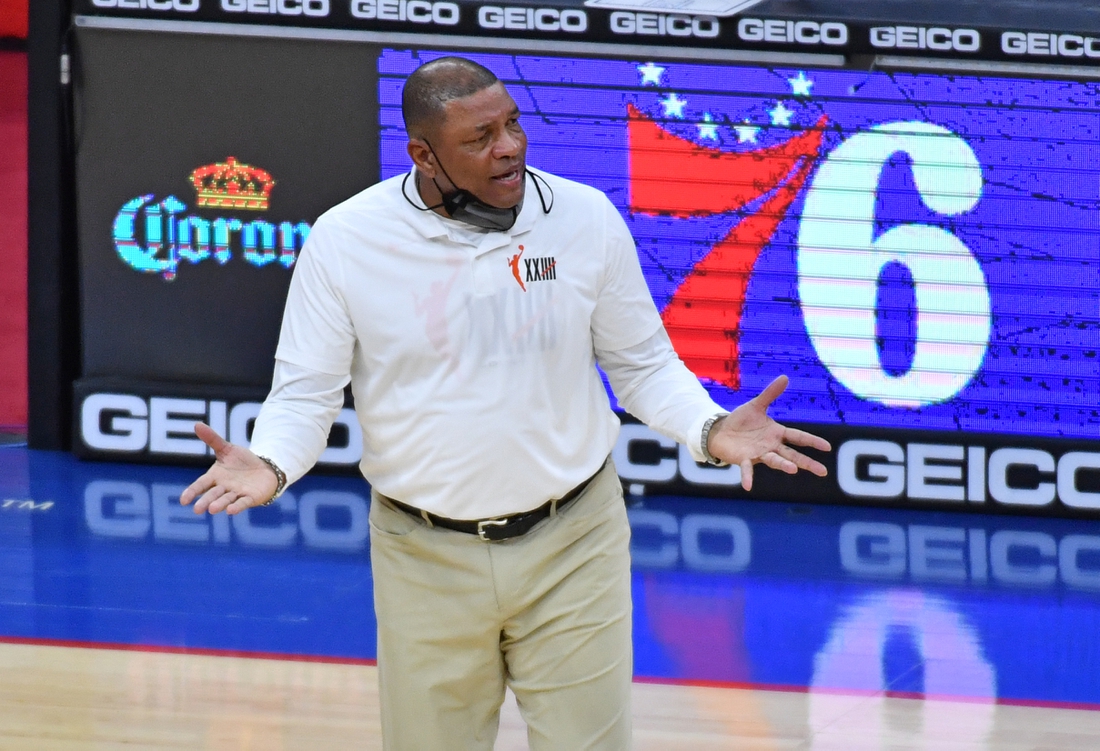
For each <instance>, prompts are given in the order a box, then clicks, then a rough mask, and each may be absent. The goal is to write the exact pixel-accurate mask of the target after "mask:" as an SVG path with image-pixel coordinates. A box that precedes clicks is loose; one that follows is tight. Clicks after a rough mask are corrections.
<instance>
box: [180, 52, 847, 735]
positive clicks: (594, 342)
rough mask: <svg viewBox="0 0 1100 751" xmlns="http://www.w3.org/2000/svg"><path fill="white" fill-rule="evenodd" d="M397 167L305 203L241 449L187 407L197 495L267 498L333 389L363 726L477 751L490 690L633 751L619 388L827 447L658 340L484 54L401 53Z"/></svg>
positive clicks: (738, 427) (763, 455)
mask: <svg viewBox="0 0 1100 751" xmlns="http://www.w3.org/2000/svg"><path fill="white" fill-rule="evenodd" d="M402 111H403V115H404V119H405V127H406V130H407V132H408V136H409V142H408V153H409V156H410V157H411V158H412V162H413V165H414V166H413V168H412V169H411V171H410V172H409V173H407V174H405V175H402V176H398V177H395V178H392V179H389V180H386V181H383V182H381V183H379V184H377V185H375V186H373V187H371V188H369V189H367V190H365V191H363V192H362V193H360V194H358V195H356V196H354V197H352V198H350V199H348V200H347V201H345V202H344V203H341V204H340V205H338V206H336V207H335V208H333V209H331V210H329V211H328V212H326V213H325V214H324V215H323V216H322V217H321V218H320V219H319V220H318V221H317V224H316V226H315V227H314V229H313V231H312V232H311V234H310V236H309V240H308V242H307V243H306V245H305V247H304V248H303V250H302V253H301V256H300V257H299V259H298V262H297V264H296V267H295V271H294V276H293V279H292V281H291V285H290V291H289V295H288V297H287V302H286V310H285V313H284V317H283V323H282V331H281V334H280V339H279V346H278V350H277V352H276V362H275V374H274V383H273V385H272V390H271V393H270V395H269V396H268V398H267V400H266V402H265V403H264V406H263V409H262V411H261V413H260V415H259V417H258V418H257V420H256V427H255V431H254V435H253V438H252V442H251V447H250V449H248V448H244V447H242V446H235V445H233V444H230V443H227V442H226V441H225V440H223V439H222V438H221V437H220V436H219V435H218V434H217V433H215V432H214V431H213V430H211V429H210V428H209V427H207V426H206V425H202V424H199V425H197V426H196V428H195V431H196V433H197V434H198V436H199V437H200V438H201V439H202V440H204V441H205V442H206V443H207V444H208V445H209V446H210V447H211V448H212V449H213V450H214V453H215V455H216V463H215V464H214V466H213V467H211V468H210V470H209V471H208V472H206V474H204V475H203V476H202V477H200V478H199V479H198V480H196V481H195V482H194V483H193V484H192V485H191V486H190V487H188V488H187V490H186V492H184V493H183V496H182V497H181V499H180V500H181V503H183V504H185V505H187V504H191V503H194V510H195V512H196V513H207V512H208V513H211V514H216V513H220V512H222V511H226V512H228V513H230V514H237V513H240V512H242V511H245V510H246V509H248V508H250V507H252V506H258V505H264V504H266V503H270V502H271V501H272V500H273V499H274V498H275V497H277V496H278V495H279V494H280V493H282V492H283V490H285V489H286V487H287V485H289V484H290V483H292V482H294V481H295V480H297V479H298V478H299V477H301V476H302V475H304V474H305V473H306V472H307V471H308V470H309V468H310V467H311V466H312V465H313V464H314V462H315V461H316V460H317V458H318V457H319V456H320V454H321V452H322V451H323V450H324V448H325V445H326V440H327V436H328V432H329V428H330V427H331V425H332V423H333V420H334V419H335V416H336V415H337V413H338V412H339V410H340V409H341V407H342V406H343V390H344V387H345V386H346V385H347V384H348V383H349V382H350V383H351V387H352V391H353V394H354V397H355V406H356V412H357V415H358V419H359V423H360V425H361V427H362V431H363V460H362V463H361V465H360V466H361V469H362V472H363V475H364V476H365V477H366V479H367V480H368V481H369V482H370V484H371V486H372V503H371V510H370V523H371V538H370V547H371V566H372V570H373V578H374V604H375V610H376V613H377V618H378V668H379V681H380V695H381V713H382V734H383V739H384V743H385V746H386V748H389V749H396V750H398V751H433V750H437V749H438V750H440V751H442V750H444V749H448V750H451V749H458V750H460V751H473V750H475V749H492V747H493V743H494V739H495V737H496V734H497V725H498V718H499V711H500V706H501V702H502V700H503V697H504V690H505V686H510V687H511V688H512V690H513V691H514V692H515V695H516V699H517V700H518V704H519V708H520V712H521V714H522V716H523V718H524V720H525V721H526V723H527V726H528V738H529V742H530V746H531V748H532V749H535V750H536V751H541V750H543V749H554V750H555V751H578V750H579V749H615V750H619V749H627V748H629V747H630V685H631V674H632V651H631V597H630V557H629V541H630V528H629V526H628V524H627V516H626V509H625V505H624V503H623V498H622V486H621V484H620V482H619V479H618V477H617V474H616V472H615V467H614V466H613V464H612V462H611V460H610V458H609V454H610V452H611V449H612V447H613V446H614V444H615V440H616V436H617V432H618V426H619V420H618V418H617V417H616V416H615V414H614V412H612V410H611V409H610V405H609V402H608V397H607V393H606V391H605V389H604V386H603V383H602V381H601V378H600V375H599V373H598V371H597V369H596V365H597V364H598V365H599V366H600V367H601V368H602V369H603V371H604V372H605V373H606V374H607V377H608V379H609V382H610V383H611V385H612V388H613V389H614V391H615V394H616V396H617V397H618V399H619V402H620V403H621V404H622V406H623V407H624V408H625V409H627V410H628V411H629V412H631V413H632V414H634V415H636V416H637V417H638V418H640V419H641V420H643V421H644V422H646V423H647V424H648V425H649V426H651V427H652V428H653V429H655V430H657V431H659V432H661V433H663V434H665V435H667V436H671V437H672V438H675V439H676V440H677V441H680V442H682V443H684V444H686V445H687V446H688V448H689V449H690V451H691V453H692V455H693V456H694V457H695V458H696V460H697V461H701V462H710V463H712V464H722V463H730V464H737V465H739V466H740V468H741V476H742V484H743V486H744V488H745V489H746V490H749V489H751V487H752V477H753V465H754V464H755V463H763V464H765V465H767V466H769V467H772V468H775V469H778V470H781V471H784V472H789V473H795V472H797V471H798V470H799V469H804V470H808V471H810V472H813V473H814V474H817V475H824V474H825V468H824V466H822V465H821V464H820V463H819V462H817V461H815V460H813V459H811V458H810V457H808V456H806V455H804V454H802V453H800V452H799V451H798V450H796V449H795V448H792V446H806V447H812V448H814V449H820V450H828V449H829V444H828V443H827V442H826V441H824V440H823V439H821V438H819V437H816V436H813V435H810V434H808V433H805V432H802V431H798V430H793V429H790V428H785V427H783V426H782V425H779V424H778V423H776V422H775V421H773V420H772V419H771V418H769V417H768V415H767V407H768V405H769V404H770V403H771V402H772V401H773V400H774V399H775V398H776V397H777V396H778V395H779V394H780V393H782V391H783V389H784V388H785V387H786V382H787V381H786V378H785V377H780V378H778V379H776V380H775V381H774V382H773V383H772V384H771V385H769V386H768V387H767V388H766V389H765V390H764V391H763V392H762V393H760V394H759V395H758V396H756V398H754V399H753V400H751V401H749V402H748V403H746V404H744V405H742V406H740V407H738V408H737V409H736V410H734V411H733V412H732V413H728V414H727V413H726V411H724V410H722V409H721V408H720V407H718V406H717V405H716V404H715V403H714V402H713V401H712V400H711V399H710V398H709V396H708V395H707V393H706V391H705V390H704V389H703V388H702V387H701V386H700V384H699V382H698V380H697V379H696V378H695V377H694V376H693V375H692V374H691V372H690V371H689V370H688V369H687V368H686V367H685V366H684V364H683V363H682V362H681V361H680V359H679V358H678V357H677V355H676V353H675V351H674V350H673V348H672V345H671V343H670V341H669V338H668V335H667V334H666V333H665V331H664V328H663V327H662V324H661V319H660V316H659V315H658V312H657V310H656V307H655V306H654V304H653V300H652V297H651V296H650V293H649V290H648V288H647V286H646V283H645V280H644V277H643V276H642V271H641V268H640V266H639V263H638V257H637V252H636V250H635V247H634V242H633V240H632V238H631V236H630V234H629V232H628V231H627V228H626V225H625V223H624V222H623V220H622V218H621V217H620V215H619V214H618V212H617V210H616V209H615V208H614V207H613V206H612V204H611V202H610V201H609V200H608V199H607V198H606V197H605V196H604V195H603V194H602V193H600V192H599V191H597V190H595V189H593V188H590V187H587V186H584V185H581V184H578V183H575V182H571V181H569V180H565V179H562V178H559V177H556V176H554V175H550V174H547V173H545V172H541V171H539V170H535V169H532V168H529V167H528V166H527V163H526V151H527V138H526V136H525V134H524V131H523V128H522V127H521V125H520V113H519V110H518V109H517V107H516V103H515V102H514V101H513V100H512V97H511V96H510V95H509V94H508V91H507V90H506V89H505V88H504V85H503V84H502V83H501V82H500V81H499V80H497V78H496V76H495V75H493V73H491V72H490V71H489V70H487V69H486V68H484V67H482V66H481V65H478V64H477V63H474V62H472V61H469V60H465V59H462V58H455V57H446V58H440V59H437V60H434V61H432V62H430V63H427V64H425V65H423V66H421V67H420V68H419V69H418V70H416V71H415V72H414V73H413V74H412V75H411V76H410V77H409V78H408V81H407V82H406V84H405V88H404V91H403V95H402Z"/></svg>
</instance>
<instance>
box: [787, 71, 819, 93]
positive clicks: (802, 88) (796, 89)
mask: <svg viewBox="0 0 1100 751" xmlns="http://www.w3.org/2000/svg"><path fill="white" fill-rule="evenodd" d="M787 83H789V84H790V85H791V91H792V92H793V93H794V96H810V87H811V86H813V85H814V82H813V81H811V80H810V79H808V78H806V74H805V73H804V72H802V71H798V78H788V79H787Z"/></svg>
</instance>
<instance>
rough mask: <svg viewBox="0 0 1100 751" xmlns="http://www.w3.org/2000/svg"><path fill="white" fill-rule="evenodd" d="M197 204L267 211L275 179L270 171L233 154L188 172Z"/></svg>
mask: <svg viewBox="0 0 1100 751" xmlns="http://www.w3.org/2000/svg"><path fill="white" fill-rule="evenodd" d="M191 184H192V185H194V186H195V192H196V193H198V203H199V206H210V207H214V208H226V209H253V210H256V211H267V204H268V200H269V199H270V198H271V188H272V187H273V186H274V185H275V180H274V179H273V178H272V177H271V173H269V172H267V171H265V170H262V169H257V168H255V167H250V166H249V165H247V164H241V163H240V162H238V161H237V159H236V157H232V156H231V157H229V158H228V159H226V160H225V162H218V163H217V164H208V165H206V166H205V167H199V168H198V169H197V170H195V171H194V172H192V173H191Z"/></svg>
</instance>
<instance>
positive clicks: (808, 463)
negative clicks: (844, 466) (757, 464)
mask: <svg viewBox="0 0 1100 751" xmlns="http://www.w3.org/2000/svg"><path fill="white" fill-rule="evenodd" d="M777 451H778V452H779V454H780V455H781V456H782V457H784V458H785V459H787V460H788V461H791V462H793V463H794V464H795V465H796V466H797V467H798V468H799V469H804V470H806V471H807V472H813V473H814V474H815V475H817V476H818V477H825V476H826V475H827V474H829V470H828V469H826V468H825V465H824V464H822V463H821V462H819V461H817V460H816V459H811V458H810V457H808V456H806V455H805V454H803V453H801V452H799V451H795V450H794V449H792V448H791V447H790V446H781V447H780V448H779V449H777Z"/></svg>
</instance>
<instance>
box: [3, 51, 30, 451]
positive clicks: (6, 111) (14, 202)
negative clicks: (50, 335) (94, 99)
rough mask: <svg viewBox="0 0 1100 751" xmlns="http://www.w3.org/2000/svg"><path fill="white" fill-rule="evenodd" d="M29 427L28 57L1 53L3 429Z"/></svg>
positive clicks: (14, 53)
mask: <svg viewBox="0 0 1100 751" xmlns="http://www.w3.org/2000/svg"><path fill="white" fill-rule="evenodd" d="M26 425H27V56H26V53H23V52H0V430H13V429H14V430H24V429H25V428H26Z"/></svg>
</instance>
